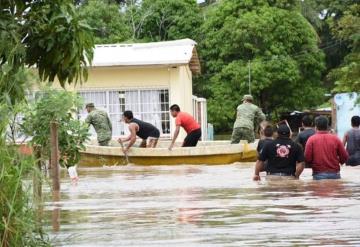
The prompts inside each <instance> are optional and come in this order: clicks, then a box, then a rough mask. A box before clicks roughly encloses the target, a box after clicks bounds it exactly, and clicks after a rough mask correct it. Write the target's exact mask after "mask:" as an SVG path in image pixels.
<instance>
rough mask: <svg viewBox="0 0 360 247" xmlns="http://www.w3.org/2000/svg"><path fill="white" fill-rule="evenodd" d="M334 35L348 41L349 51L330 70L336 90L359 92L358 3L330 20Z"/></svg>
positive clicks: (359, 45) (359, 20)
mask: <svg viewBox="0 0 360 247" xmlns="http://www.w3.org/2000/svg"><path fill="white" fill-rule="evenodd" d="M330 25H331V27H332V31H333V33H334V35H335V37H337V38H339V39H341V40H344V41H345V42H347V43H349V45H348V46H349V48H350V49H351V51H350V53H349V54H347V55H346V57H345V59H344V61H343V63H342V64H341V65H340V67H338V68H335V69H333V70H332V71H331V73H330V75H329V77H330V78H331V79H333V80H334V81H335V85H336V87H335V91H336V92H360V4H353V5H352V6H351V7H350V8H349V9H348V10H346V11H345V12H344V15H343V16H342V17H341V18H340V19H338V20H332V22H331V24H330Z"/></svg>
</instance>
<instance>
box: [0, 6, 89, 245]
mask: <svg viewBox="0 0 360 247" xmlns="http://www.w3.org/2000/svg"><path fill="white" fill-rule="evenodd" d="M92 52H93V38H92V34H91V28H90V27H89V26H88V25H87V24H86V23H85V22H84V21H83V20H82V19H81V18H80V16H79V14H78V12H77V11H76V9H75V7H74V5H73V3H72V1H69V0H51V1H50V0H43V1H33V0H2V1H0V119H1V121H0V204H1V209H0V218H1V221H0V241H1V246H48V245H49V244H48V243H47V241H46V240H44V234H43V233H42V232H41V229H39V228H38V224H36V223H37V222H35V217H34V212H35V210H34V208H33V206H34V205H33V204H32V203H31V200H30V198H31V194H30V193H28V191H27V190H25V185H24V184H23V183H22V181H23V179H24V178H26V177H27V178H28V172H30V171H31V170H32V169H33V168H34V167H35V165H34V162H35V161H34V160H33V159H32V158H31V157H30V158H29V157H22V156H21V155H20V154H19V153H18V151H17V150H16V149H15V148H14V147H13V146H9V145H8V143H6V129H7V127H8V123H9V122H8V121H9V118H10V117H11V116H12V115H13V113H12V112H10V110H11V109H14V108H12V107H15V106H16V105H17V104H19V103H20V102H23V101H24V100H25V91H26V84H27V81H28V80H29V77H28V73H29V68H31V71H34V69H33V68H37V70H36V71H37V72H36V73H37V74H38V75H39V77H40V79H41V80H43V81H49V82H52V81H54V79H55V78H57V79H58V80H59V82H60V84H61V85H62V86H65V84H67V83H75V82H81V81H83V80H84V79H86V75H87V73H86V72H87V64H88V63H89V62H91V59H92ZM61 106H62V104H59V105H57V106H56V108H61Z"/></svg>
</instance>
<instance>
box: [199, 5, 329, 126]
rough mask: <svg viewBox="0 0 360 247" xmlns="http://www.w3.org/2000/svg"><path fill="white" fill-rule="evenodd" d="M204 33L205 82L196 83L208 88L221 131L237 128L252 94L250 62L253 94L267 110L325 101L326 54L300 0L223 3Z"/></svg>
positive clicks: (214, 118)
mask: <svg viewBox="0 0 360 247" xmlns="http://www.w3.org/2000/svg"><path fill="white" fill-rule="evenodd" d="M203 33H204V39H203V42H202V43H201V50H200V51H201V56H202V60H203V61H204V62H203V65H204V69H205V75H204V77H203V78H205V80H204V79H203V78H199V79H198V81H197V83H196V85H197V88H199V87H200V88H203V89H205V93H206V94H207V95H205V96H206V97H208V98H209V113H210V114H209V115H210V122H212V123H214V124H215V127H216V128H217V129H218V130H219V129H229V128H230V127H231V126H232V123H233V120H234V117H235V109H236V106H237V105H238V104H239V103H240V101H241V98H242V95H243V94H245V93H248V63H249V61H250V62H251V82H252V85H251V91H252V94H253V95H254V96H255V98H256V99H257V100H258V103H260V105H261V107H263V109H264V110H265V111H266V112H267V113H271V114H274V115H276V114H277V112H279V111H284V110H294V109H302V108H305V107H311V106H316V105H317V104H319V103H321V102H322V95H323V90H322V85H321V82H320V79H321V74H322V71H323V69H324V62H323V60H324V55H323V52H322V51H321V50H319V49H318V45H317V44H318V36H317V34H316V32H315V30H314V29H313V27H312V26H311V25H310V24H309V22H308V21H306V19H305V18H304V17H303V16H302V15H301V13H300V11H299V6H298V5H297V1H285V0H284V1H266V0H263V1H238V2H235V1H226V0H225V1H222V2H221V3H220V4H219V5H217V6H216V8H214V9H213V10H212V11H211V12H210V13H209V14H208V16H207V19H206V22H205V24H204V26H203ZM199 85H200V86H199ZM204 85H205V86H204ZM197 93H198V94H199V93H201V92H197Z"/></svg>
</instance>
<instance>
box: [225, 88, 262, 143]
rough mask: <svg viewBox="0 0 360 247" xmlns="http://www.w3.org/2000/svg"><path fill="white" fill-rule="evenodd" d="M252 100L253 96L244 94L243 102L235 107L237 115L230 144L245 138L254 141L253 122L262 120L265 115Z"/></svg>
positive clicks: (258, 122) (256, 122)
mask: <svg viewBox="0 0 360 247" xmlns="http://www.w3.org/2000/svg"><path fill="white" fill-rule="evenodd" d="M252 102H253V97H252V96H251V95H244V97H243V103H242V104H241V105H239V106H238V107H237V117H236V121H235V123H234V130H233V133H232V136H231V144H235V143H239V142H240V140H247V141H248V142H249V143H251V142H254V141H255V133H254V128H255V124H260V123H261V122H262V121H264V120H265V115H264V113H263V112H262V111H261V109H260V108H259V107H258V106H256V105H254V104H253V103H252Z"/></svg>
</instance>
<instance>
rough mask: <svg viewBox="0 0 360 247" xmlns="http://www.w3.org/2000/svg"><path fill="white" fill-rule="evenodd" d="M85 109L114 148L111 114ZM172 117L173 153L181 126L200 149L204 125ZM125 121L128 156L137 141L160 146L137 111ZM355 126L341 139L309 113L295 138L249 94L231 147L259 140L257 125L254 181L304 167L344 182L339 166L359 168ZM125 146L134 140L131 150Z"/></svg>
mask: <svg viewBox="0 0 360 247" xmlns="http://www.w3.org/2000/svg"><path fill="white" fill-rule="evenodd" d="M86 109H87V111H88V113H89V114H88V116H87V118H86V122H87V123H88V124H89V125H93V127H94V129H95V131H96V132H97V139H98V143H99V145H101V146H107V145H109V142H110V140H111V139H112V125H111V121H110V119H109V116H108V115H107V113H106V112H105V111H103V110H99V109H97V108H95V106H94V104H93V103H89V104H87V105H86ZM170 114H171V115H172V117H173V118H175V126H176V128H175V131H174V135H173V138H172V141H171V144H170V146H169V150H172V148H173V147H174V145H175V142H176V140H177V138H178V136H179V132H180V128H183V129H184V130H185V131H186V133H187V136H186V138H185V139H184V141H183V144H182V146H183V147H194V146H196V145H197V143H198V141H199V139H200V138H201V128H200V125H199V123H197V122H196V121H195V119H194V118H193V117H192V116H191V115H190V114H189V113H186V112H182V111H181V110H180V107H179V106H178V105H172V106H171V107H170ZM121 121H124V122H125V123H126V124H128V128H129V132H130V134H129V136H127V137H126V138H119V139H118V142H119V143H120V144H121V146H122V147H123V152H124V153H127V152H128V151H129V150H130V148H131V147H132V146H133V145H134V144H135V142H136V137H139V138H141V140H142V141H141V144H140V147H145V148H146V147H150V148H155V147H156V145H157V143H158V140H159V137H160V131H159V130H158V129H157V128H156V127H155V126H154V125H152V124H150V123H147V122H144V121H142V120H139V119H137V118H135V117H134V115H133V112H132V111H125V112H124V113H123V117H122V120H121ZM313 122H314V123H315V128H314V126H313V125H314V124H313ZM351 125H352V128H351V130H349V131H348V132H347V133H346V134H345V136H344V139H343V140H342V141H341V140H340V139H339V138H338V137H337V136H336V135H335V134H334V133H332V132H331V131H329V120H328V119H327V118H326V117H325V116H318V117H316V118H315V121H313V119H312V118H311V117H310V116H308V115H306V116H304V117H303V119H302V127H303V130H302V131H301V132H300V133H298V135H297V137H296V138H295V139H294V140H293V138H292V137H293V136H292V135H293V133H292V131H291V128H290V126H289V124H288V123H287V121H282V122H280V123H278V124H277V125H276V126H272V125H271V124H269V123H268V122H266V121H265V114H264V113H263V112H262V110H261V109H260V108H259V107H258V106H256V105H255V104H253V97H252V96H251V95H244V97H243V102H242V104H240V105H239V106H238V107H237V117H236V121H235V123H234V129H233V133H232V137H231V143H232V144H236V143H239V142H240V141H241V140H246V141H248V142H249V143H252V142H254V141H255V128H254V126H260V129H261V136H262V138H261V139H260V140H259V142H258V147H257V151H258V160H257V162H256V165H255V174H254V177H253V180H256V181H257V180H260V172H263V171H264V172H266V174H267V176H282V177H293V178H299V177H300V175H301V173H302V172H303V170H304V168H305V166H308V167H311V168H312V171H313V179H315V180H321V179H339V178H340V177H341V176H340V165H342V164H345V163H346V164H347V165H350V166H356V165H360V117H359V116H353V117H352V119H351ZM124 142H129V143H128V144H127V145H126V147H125V146H124V145H123V143H124Z"/></svg>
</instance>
